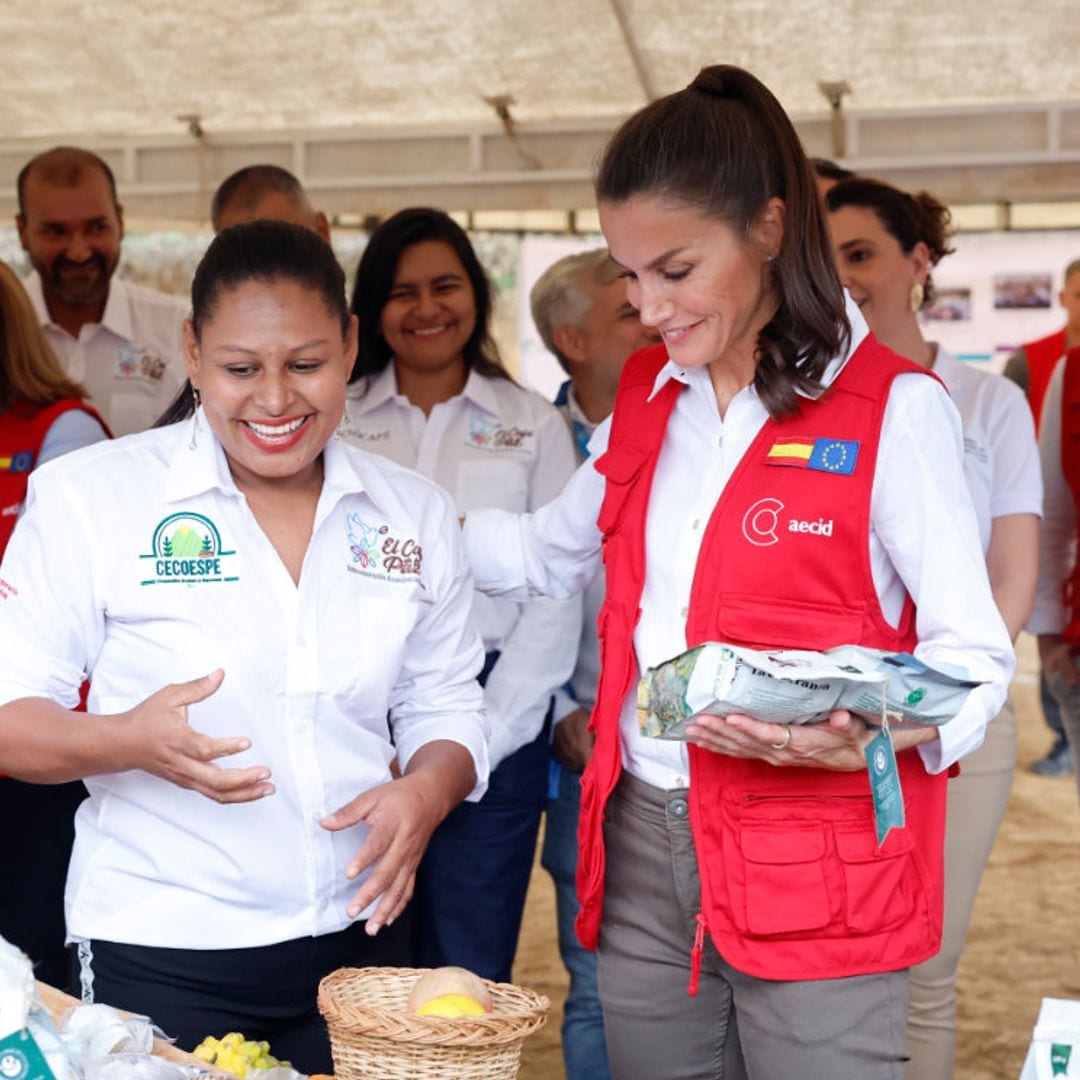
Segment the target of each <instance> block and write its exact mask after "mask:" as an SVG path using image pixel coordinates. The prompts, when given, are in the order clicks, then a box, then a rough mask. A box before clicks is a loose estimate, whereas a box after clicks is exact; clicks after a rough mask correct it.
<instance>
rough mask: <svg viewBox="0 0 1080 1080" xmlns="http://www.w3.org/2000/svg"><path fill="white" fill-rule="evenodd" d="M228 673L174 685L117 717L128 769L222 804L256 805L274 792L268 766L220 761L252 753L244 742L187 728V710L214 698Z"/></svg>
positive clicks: (217, 672) (249, 745)
mask: <svg viewBox="0 0 1080 1080" xmlns="http://www.w3.org/2000/svg"><path fill="white" fill-rule="evenodd" d="M224 678H225V672H224V671H222V670H221V669H220V668H219V669H218V670H217V671H214V672H211V674H209V675H204V676H203V677H202V678H199V679H192V680H191V681H190V682H184V683H171V684H170V685H168V686H163V687H162V688H161V689H160V690H158V691H157V692H156V693H154V694H151V695H150V696H149V697H148V698H147V699H146V700H145V701H143V702H141V703H140V704H138V705H136V706H135V708H133V709H131V710H129V711H128V712H127V713H123V714H121V716H119V717H117V720H118V721H119V725H118V728H117V731H118V735H119V738H120V739H121V740H122V741H123V743H124V751H123V756H124V758H125V759H126V760H127V761H128V762H129V767H130V768H135V769H142V770H143V771H145V772H148V773H152V774H153V775H154V776H160V777H161V778H162V779H163V780H168V781H169V783H171V784H175V785H176V786H177V787H182V788H188V789H190V790H191V791H197V792H198V793H199V794H200V795H205V796H206V798H208V799H213V800H214V802H219V803H243V802H253V801H254V800H256V799H261V798H263V797H265V796H266V795H271V794H273V792H274V786H273V784H270V783H268V782H267V781H268V780H269V779H270V770H269V769H268V768H266V766H265V765H253V766H251V767H249V768H246V769H228V768H223V767H222V766H220V765H218V764H216V761H217V759H218V758H223V757H228V756H229V755H230V754H239V753H240V752H242V751H244V750H248V749H250V747H251V740H250V739H247V738H244V737H243V736H236V737H233V738H225V739H215V738H211V737H210V736H209V735H203V734H201V733H200V732H198V731H196V730H195V729H194V728H193V727H191V725H190V724H189V723H188V706H189V705H194V704H196V703H197V702H200V701H205V700H206V699H207V698H208V697H210V695H211V694H213V693H215V692H216V690H217V689H218V687H219V686H221V682H222V680H223V679H224Z"/></svg>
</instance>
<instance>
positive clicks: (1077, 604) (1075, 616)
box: [1061, 347, 1080, 645]
mask: <svg viewBox="0 0 1080 1080" xmlns="http://www.w3.org/2000/svg"><path fill="white" fill-rule="evenodd" d="M1061 471H1062V472H1063V473H1064V475H1065V482H1066V483H1067V484H1068V485H1069V490H1070V491H1071V492H1072V497H1073V503H1074V504H1075V505H1076V506H1077V507H1080V347H1077V348H1075V349H1070V350H1069V351H1068V353H1067V354H1066V356H1065V377H1064V381H1063V383H1062V388H1061ZM1077 529H1078V535H1080V515H1078V520H1077ZM1065 619H1066V623H1065V629H1064V630H1063V631H1062V637H1064V638H1065V640H1066V641H1070V642H1072V643H1073V644H1075V645H1080V548H1078V549H1077V561H1076V563H1075V564H1074V565H1073V568H1072V573H1070V574H1069V577H1068V579H1067V580H1066V581H1065Z"/></svg>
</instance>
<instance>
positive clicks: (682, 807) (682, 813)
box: [671, 799, 690, 821]
mask: <svg viewBox="0 0 1080 1080" xmlns="http://www.w3.org/2000/svg"><path fill="white" fill-rule="evenodd" d="M689 812H690V808H689V806H687V804H686V800H685V799H672V800H671V816H672V817H673V818H677V819H678V820H679V821H682V819H683V818H685V817H686V815H687V814H688V813H689Z"/></svg>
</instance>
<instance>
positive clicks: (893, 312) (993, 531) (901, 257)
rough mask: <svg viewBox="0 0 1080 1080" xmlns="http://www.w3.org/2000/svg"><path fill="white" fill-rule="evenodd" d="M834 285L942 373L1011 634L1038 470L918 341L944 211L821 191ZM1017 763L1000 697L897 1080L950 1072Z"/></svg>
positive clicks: (982, 389) (971, 368)
mask: <svg viewBox="0 0 1080 1080" xmlns="http://www.w3.org/2000/svg"><path fill="white" fill-rule="evenodd" d="M825 205H826V208H827V209H828V210H829V231H830V234H831V235H832V239H833V245H834V247H835V249H836V261H837V267H838V269H839V272H840V281H841V282H842V283H843V285H844V286H845V287H846V288H847V289H848V290H849V291H850V293H851V297H852V299H853V300H854V301H855V302H856V303H857V304H859V305H860V307H861V308H862V312H863V314H864V315H865V316H866V319H867V321H868V322H869V324H870V327H871V329H872V330H873V331H874V333H875V335H876V336H877V337H878V339H879V340H880V341H881V342H883V343H884V344H886V345H888V346H889V348H891V349H895V350H896V352H897V353H899V354H900V355H901V356H906V357H907V358H908V359H909V360H912V361H914V362H915V363H916V364H919V365H920V366H921V367H924V368H926V369H927V370H929V371H933V372H934V374H935V375H936V376H937V377H938V378H939V379H941V381H942V382H943V383H944V384H945V387H946V389H947V390H948V391H949V395H950V396H951V398H952V400H953V403H954V404H955V405H956V407H957V409H958V410H959V411H960V419H961V422H962V425H963V429H964V473H965V475H966V476H967V479H968V487H969V489H970V491H971V496H972V502H973V504H974V507H975V516H976V519H977V521H978V523H979V539H980V541H981V543H982V547H983V550H984V552H985V554H986V564H987V569H988V571H989V575H990V583H991V586H992V588H993V592H994V600H995V602H996V603H997V606H998V610H999V611H1000V612H1001V616H1002V618H1003V619H1004V620H1005V625H1006V626H1007V627H1008V628H1009V633H1010V635H1012V637H1013V638H1014V639H1015V637H1016V635H1017V634H1018V633H1019V632H1020V631H1021V629H1022V628H1023V626H1024V621H1025V620H1026V619H1027V617H1028V615H1030V614H1031V608H1032V605H1033V603H1034V601H1035V576H1036V569H1037V563H1038V545H1039V515H1040V514H1041V513H1042V478H1041V476H1040V473H1039V454H1038V448H1037V446H1036V444H1035V428H1034V425H1033V424H1032V421H1031V411H1030V409H1029V408H1028V405H1027V402H1026V401H1025V400H1024V395H1023V393H1022V392H1021V391H1020V389H1019V387H1017V386H1016V385H1015V384H1014V383H1012V382H1010V381H1009V380H1008V379H1006V378H1004V377H1003V376H1001V375H996V374H994V373H993V372H989V371H983V370H980V369H979V368H978V367H977V366H976V365H973V364H965V363H962V362H961V361H959V360H957V359H956V358H954V357H952V356H950V355H949V354H948V353H947V352H946V351H945V350H944V349H942V348H941V347H940V346H939V345H938V344H937V342H932V341H926V340H924V338H923V335H922V330H921V329H920V327H919V318H918V316H919V312H920V311H922V310H923V309H924V308H925V307H926V306H927V305H928V304H929V303H930V302H931V301H932V300H933V295H934V286H933V282H932V280H931V276H930V270H931V268H932V267H934V266H936V265H937V263H938V261H939V260H940V259H941V258H943V257H944V256H945V255H947V254H948V253H949V252H951V251H952V248H950V247H949V246H948V235H949V234H948V224H949V212H948V210H947V209H946V208H945V207H944V206H943V205H942V204H941V203H939V202H938V201H937V199H935V198H934V197H933V196H932V195H930V194H928V193H927V192H925V191H922V192H919V193H918V194H917V195H914V196H912V195H908V194H907V193H906V192H904V191H900V190H899V189H897V188H894V187H892V186H891V185H890V184H885V183H882V182H881V181H880V180H871V179H868V178H864V177H853V178H851V179H848V180H842V181H841V182H840V183H838V184H836V185H835V186H834V187H833V188H832V189H831V190H830V191H829V192H828V194H827V195H826V196H825ZM1015 767H1016V718H1015V716H1014V715H1013V712H1012V709H1011V708H1010V706H1009V705H1008V703H1006V705H1005V708H1003V709H1002V711H1001V713H1000V714H999V715H998V716H997V717H996V718H995V719H994V722H993V724H992V725H991V727H990V729H989V731H988V732H987V736H986V741H985V742H984V743H983V745H982V746H981V747H979V749H978V751H976V752H975V753H974V754H972V755H971V756H970V757H969V758H967V759H966V760H965V761H964V765H963V770H962V772H961V774H960V776H958V777H957V778H956V779H955V780H954V781H953V782H952V783H951V784H950V785H949V797H948V808H947V817H948V828H947V832H946V843H945V880H946V889H945V923H944V933H943V935H942V946H941V952H940V953H938V955H937V956H935V957H934V958H933V959H931V960H928V961H927V962H926V963H925V964H920V965H919V966H918V967H917V968H916V969H915V970H914V971H912V973H911V1013H910V1017H909V1020H908V1051H909V1052H910V1054H911V1057H912V1060H911V1062H910V1063H909V1065H908V1067H907V1072H906V1078H907V1080H950V1078H951V1077H952V1075H953V1057H954V1050H955V1043H956V988H955V987H956V974H957V969H958V967H959V965H960V954H961V953H962V951H963V948H964V938H965V936H966V934H967V927H968V922H969V920H970V918H971V912H972V909H973V908H974V905H975V894H976V892H977V891H978V888H979V879H980V878H981V877H982V872H983V869H984V868H985V866H986V862H987V860H988V859H989V857H990V849H991V848H992V847H993V846H994V837H995V836H996V835H997V831H998V826H999V825H1000V824H1001V820H1002V818H1003V817H1004V816H1005V807H1006V805H1007V803H1008V801H1009V791H1010V789H1011V788H1012V778H1013V770H1014V769H1015Z"/></svg>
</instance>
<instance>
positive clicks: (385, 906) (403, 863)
mask: <svg viewBox="0 0 1080 1080" xmlns="http://www.w3.org/2000/svg"><path fill="white" fill-rule="evenodd" d="M431 784H432V780H431V778H429V777H426V776H425V775H424V774H423V773H415V774H407V775H405V776H403V777H401V778H400V779H399V780H391V781H390V783H388V784H380V785H379V786H378V787H376V788H372V789H371V790H370V791H365V792H364V794H363V795H358V796H357V797H356V798H355V799H353V801H352V802H350V803H346V804H345V805H344V806H343V807H341V809H340V810H336V811H335V812H334V813H332V814H330V815H328V816H327V817H325V818H323V820H322V826H323V828H324V829H329V830H330V831H331V832H338V831H340V830H341V829H347V828H349V827H350V826H352V825H355V824H357V822H360V821H363V822H364V823H365V824H367V825H368V826H369V828H370V832H369V833H368V836H367V839H366V840H365V841H364V843H363V845H362V846H361V848H360V850H359V851H358V852H357V853H356V854H355V855H354V856H353V858H352V860H351V861H350V863H349V865H348V866H347V867H346V869H345V873H346V875H347V876H348V877H349V878H355V877H359V875H360V874H362V873H363V872H364V870H366V869H367V868H368V867H369V866H371V865H372V864H377V865H375V869H374V870H373V871H372V873H371V876H370V877H369V878H368V879H367V881H365V882H364V884H363V886H362V887H361V888H360V889H359V890H358V891H357V893H356V895H355V896H354V897H353V899H352V903H351V904H350V905H349V917H350V918H352V919H355V918H356V917H357V916H358V915H359V914H360V913H361V912H362V911H363V910H364V909H365V908H366V907H367V906H368V904H370V903H371V902H372V901H373V900H374V899H375V897H377V896H378V895H379V894H380V893H382V900H380V901H379V906H378V907H377V908H376V909H375V914H374V915H372V916H371V918H370V919H368V921H367V932H368V933H369V934H377V933H378V932H379V930H381V929H382V927H383V926H387V925H389V924H390V923H392V922H393V921H394V920H395V919H396V918H397V917H398V915H400V914H401V912H402V911H403V910H404V908H405V905H406V904H407V903H408V902H409V901H410V900H411V899H412V894H413V884H414V881H415V878H416V867H417V865H418V864H419V862H420V857H421V856H422V855H423V854H424V849H425V848H426V847H427V844H428V840H430V839H431V834H432V833H433V832H434V831H435V826H436V825H438V824H439V822H440V821H442V819H443V817H444V816H445V812H446V811H445V807H444V806H441V803H442V799H441V797H440V798H434V799H433V798H432V797H431V792H430V791H429V788H430V785H431Z"/></svg>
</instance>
